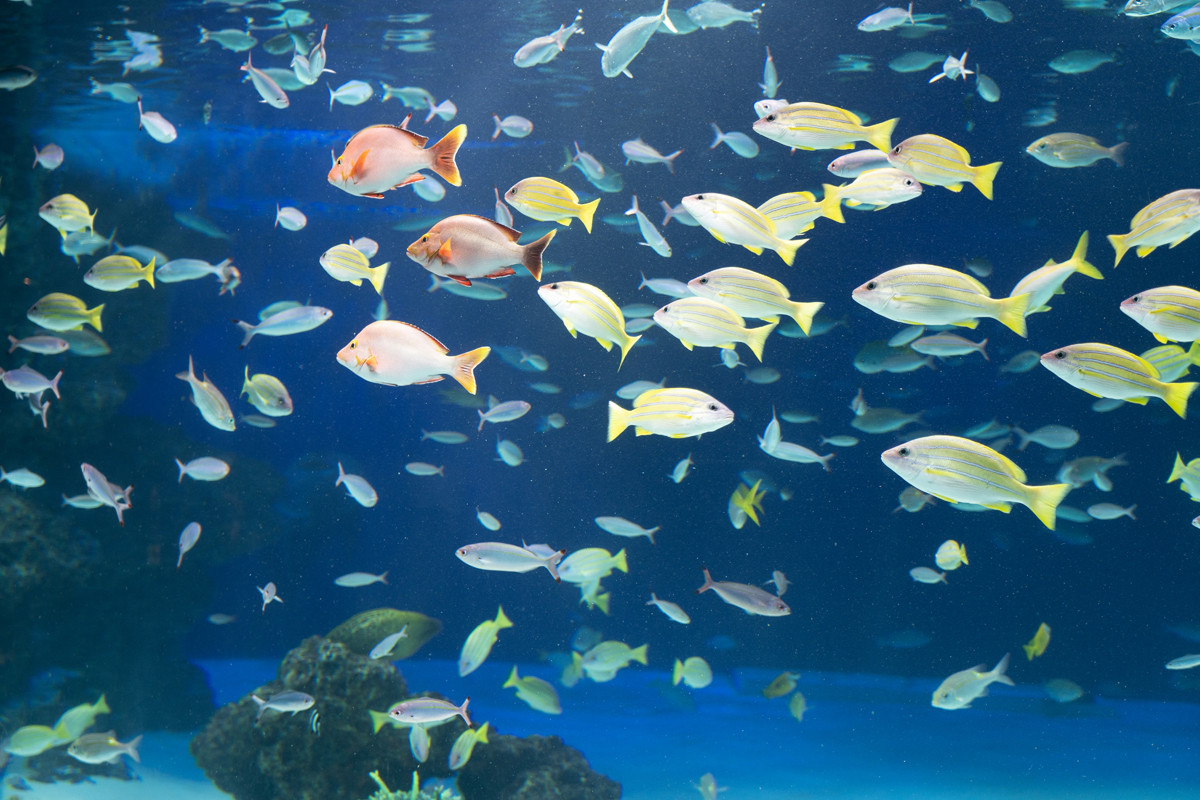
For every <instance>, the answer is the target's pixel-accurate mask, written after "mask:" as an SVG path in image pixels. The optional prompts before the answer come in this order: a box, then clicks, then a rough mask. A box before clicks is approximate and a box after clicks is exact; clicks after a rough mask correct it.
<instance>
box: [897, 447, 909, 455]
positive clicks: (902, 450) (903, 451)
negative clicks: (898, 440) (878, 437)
mask: <svg viewBox="0 0 1200 800" xmlns="http://www.w3.org/2000/svg"><path fill="white" fill-rule="evenodd" d="M896 453H897V454H899V455H902V456H907V455H908V448H907V447H901V448H900V449H899V450H897V451H896Z"/></svg>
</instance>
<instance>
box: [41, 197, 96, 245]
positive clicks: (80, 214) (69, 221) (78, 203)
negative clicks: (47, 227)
mask: <svg viewBox="0 0 1200 800" xmlns="http://www.w3.org/2000/svg"><path fill="white" fill-rule="evenodd" d="M38 216H39V217H41V218H42V219H44V220H46V222H49V223H50V224H51V225H53V226H54V228H55V229H56V230H57V231H58V232H59V233H61V234H62V235H63V236H66V235H67V234H68V233H71V232H72V231H81V230H83V229H84V228H87V229H88V230H89V231H93V232H94V231H95V222H96V212H95V211H91V210H89V209H88V207H87V203H85V202H83V201H82V200H80V199H79V198H78V197H76V196H75V195H73V194H60V195H58V196H57V197H52V198H50V199H49V200H47V201H46V202H45V203H43V204H42V207H41V208H39V209H38Z"/></svg>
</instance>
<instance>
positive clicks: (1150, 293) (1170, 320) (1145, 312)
mask: <svg viewBox="0 0 1200 800" xmlns="http://www.w3.org/2000/svg"><path fill="white" fill-rule="evenodd" d="M1121 312H1122V313H1124V314H1126V315H1127V316H1129V317H1130V318H1131V319H1133V320H1134V321H1135V322H1136V323H1137V324H1138V325H1141V326H1142V327H1143V328H1145V329H1146V330H1148V331H1150V333H1152V334H1154V338H1155V339H1157V340H1158V341H1160V342H1163V343H1166V342H1194V341H1196V340H1197V339H1200V292H1197V291H1196V290H1195V289H1189V288H1188V287H1186V286H1159V287H1157V288H1155V289H1147V290H1146V291H1144V292H1138V293H1137V294H1135V295H1133V296H1132V297H1129V298H1127V299H1125V300H1123V301H1121Z"/></svg>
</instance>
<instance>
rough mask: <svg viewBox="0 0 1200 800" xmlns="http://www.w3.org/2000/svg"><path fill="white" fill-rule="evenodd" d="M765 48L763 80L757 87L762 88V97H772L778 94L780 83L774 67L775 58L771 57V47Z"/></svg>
mask: <svg viewBox="0 0 1200 800" xmlns="http://www.w3.org/2000/svg"><path fill="white" fill-rule="evenodd" d="M765 49H766V51H767V57H766V58H765V59H764V60H763V82H762V83H760V84H759V85H758V88H760V89H762V93H763V97H768V98H773V97H775V95H777V94H779V87H780V86H781V85H782V83H781V82H780V80H779V72H778V70H776V69H775V59H773V58H771V48H769V47H767V48H765Z"/></svg>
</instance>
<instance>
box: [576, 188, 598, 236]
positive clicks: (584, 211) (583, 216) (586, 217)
mask: <svg viewBox="0 0 1200 800" xmlns="http://www.w3.org/2000/svg"><path fill="white" fill-rule="evenodd" d="M598 205H600V198H599V197H597V198H596V199H595V200H593V201H592V202H590V203H583V204H582V205H580V206H579V221H580V222H582V223H583V227H585V228H587V232H588V233H591V232H592V217H593V216H594V215H595V214H596V206H598Z"/></svg>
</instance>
